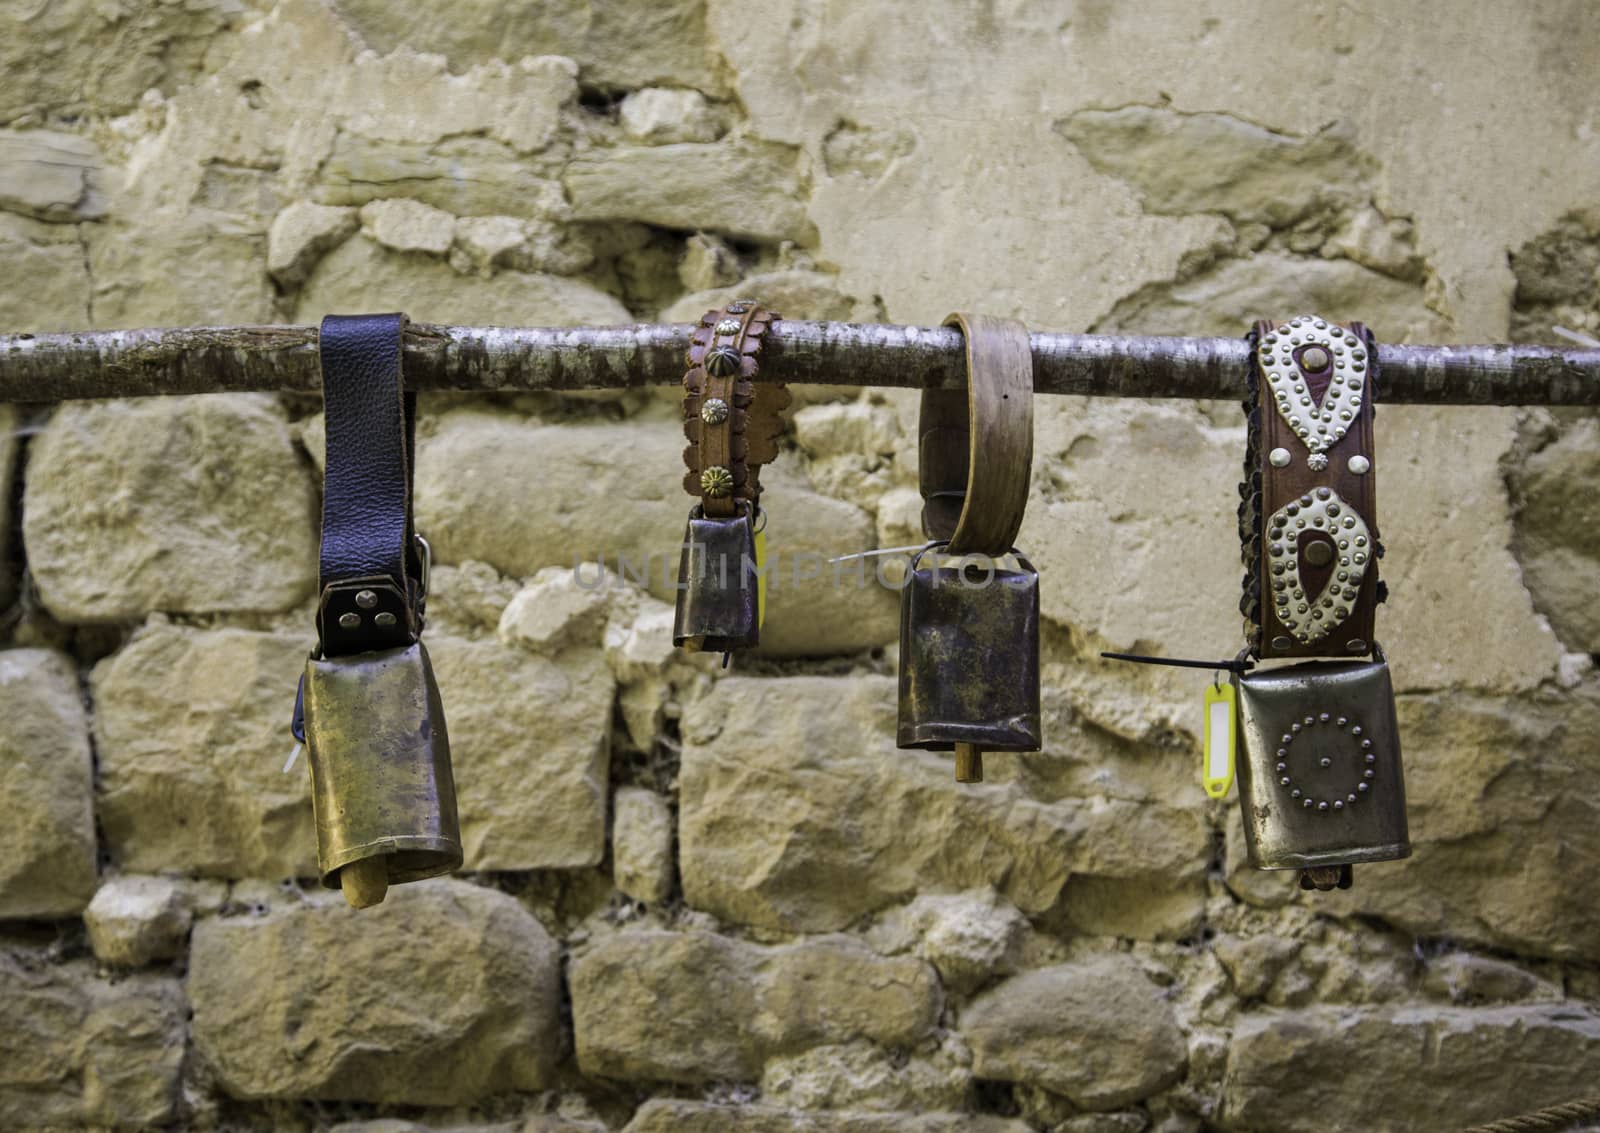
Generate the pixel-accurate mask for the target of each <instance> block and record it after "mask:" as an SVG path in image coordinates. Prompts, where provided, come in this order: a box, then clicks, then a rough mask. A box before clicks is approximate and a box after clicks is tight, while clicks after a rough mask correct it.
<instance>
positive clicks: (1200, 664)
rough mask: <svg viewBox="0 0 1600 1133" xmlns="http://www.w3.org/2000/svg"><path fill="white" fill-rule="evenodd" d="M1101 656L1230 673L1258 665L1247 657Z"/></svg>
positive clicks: (1120, 654)
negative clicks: (1226, 658)
mask: <svg viewBox="0 0 1600 1133" xmlns="http://www.w3.org/2000/svg"><path fill="white" fill-rule="evenodd" d="M1100 656H1102V657H1104V658H1105V659H1106V660H1108V661H1132V662H1133V663H1134V664H1136V665H1171V666H1173V667H1174V668H1178V669H1211V670H1213V671H1215V670H1217V669H1221V670H1224V671H1226V672H1229V673H1247V672H1249V671H1250V670H1251V669H1253V668H1255V667H1256V663H1255V662H1254V661H1251V660H1249V659H1247V658H1238V657H1236V658H1234V659H1233V660H1231V661H1189V660H1184V659H1182V658H1178V657H1146V656H1143V655H1142V654H1139V653H1102V654H1100Z"/></svg>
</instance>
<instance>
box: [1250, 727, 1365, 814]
mask: <svg viewBox="0 0 1600 1133" xmlns="http://www.w3.org/2000/svg"><path fill="white" fill-rule="evenodd" d="M1349 723H1350V718H1349V717H1348V716H1339V717H1334V716H1333V715H1332V714H1331V713H1328V712H1322V713H1318V714H1317V715H1316V716H1307V717H1306V718H1305V724H1304V725H1302V724H1300V723H1298V722H1296V723H1294V724H1291V725H1290V726H1289V728H1290V730H1289V731H1288V732H1286V733H1284V737H1283V746H1282V747H1280V748H1278V750H1277V763H1276V765H1275V770H1276V771H1277V773H1278V776H1279V778H1278V782H1279V784H1280V785H1282V786H1284V787H1287V788H1289V797H1290V798H1291V799H1301V804H1300V805H1301V806H1303V807H1305V808H1306V809H1307V810H1315V811H1316V812H1317V813H1318V814H1327V813H1330V812H1331V811H1340V810H1343V809H1344V808H1345V805H1346V803H1354V802H1357V801H1358V800H1359V799H1360V798H1361V797H1362V796H1364V795H1367V794H1369V793H1370V791H1371V786H1372V785H1371V782H1370V780H1372V779H1374V778H1376V777H1377V772H1375V771H1374V770H1373V769H1372V767H1371V766H1368V767H1367V768H1366V770H1365V771H1363V772H1362V775H1361V780H1362V781H1361V782H1358V783H1357V784H1356V789H1355V791H1353V792H1349V793H1347V794H1346V795H1345V797H1344V798H1343V799H1339V798H1334V799H1332V800H1331V802H1330V801H1329V800H1325V799H1318V798H1315V797H1311V796H1304V797H1302V796H1303V795H1304V792H1302V791H1301V790H1300V788H1298V787H1296V786H1295V785H1294V782H1293V777H1292V776H1290V775H1288V774H1285V772H1286V771H1287V769H1288V762H1287V760H1288V757H1289V745H1290V744H1292V743H1293V742H1294V740H1295V737H1296V736H1297V735H1298V734H1299V733H1300V732H1301V731H1302V728H1303V727H1313V726H1317V725H1321V724H1332V725H1333V726H1334V727H1337V728H1338V729H1339V730H1340V731H1344V730H1345V728H1346V726H1347V725H1349ZM1308 734H1309V733H1308ZM1350 734H1351V735H1352V736H1359V735H1360V734H1361V725H1360V724H1357V725H1355V726H1354V727H1352V728H1351V729H1350ZM1371 745H1372V741H1371V740H1365V741H1363V743H1362V746H1363V748H1370V747H1371ZM1376 761H1377V757H1376V756H1375V755H1373V754H1372V752H1371V751H1370V750H1368V751H1367V752H1366V753H1365V762H1366V763H1367V764H1369V765H1370V764H1372V763H1375V762H1376ZM1317 762H1318V764H1319V765H1320V766H1322V767H1331V766H1333V760H1332V759H1331V758H1329V757H1328V756H1323V757H1322V758H1320V759H1319V760H1318V761H1317Z"/></svg>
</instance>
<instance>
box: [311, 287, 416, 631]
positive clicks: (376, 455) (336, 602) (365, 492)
mask: <svg viewBox="0 0 1600 1133" xmlns="http://www.w3.org/2000/svg"><path fill="white" fill-rule="evenodd" d="M405 325H406V317H405V316H404V315H402V314H389V315H329V316H328V317H327V318H325V319H323V320H322V328H321V331H320V333H319V335H318V338H317V353H318V358H319V360H320V362H321V365H322V398H323V405H324V407H325V409H326V416H327V454H326V459H325V463H324V471H323V481H322V483H323V489H322V549H321V559H320V563H319V576H320V585H321V588H322V596H321V600H320V602H319V604H318V608H317V629H318V632H319V633H320V635H321V639H322V644H321V649H322V654H323V655H324V656H328V657H336V656H343V655H348V654H352V653H365V652H369V651H372V650H376V649H390V648H394V647H396V646H400V645H408V644H410V643H412V642H414V641H416V639H417V637H418V635H419V634H420V633H421V632H422V614H423V610H422V606H423V602H424V598H425V595H424V586H423V578H422V575H423V573H424V563H423V561H422V554H421V551H420V549H419V546H418V541H417V540H416V539H415V538H414V533H413V531H412V521H411V471H412V464H413V459H412V458H413V450H414V444H415V440H414V438H415V432H416V396H415V395H414V394H408V393H406V392H405V383H404V380H403V375H402V372H401V336H402V334H403V333H404V330H405Z"/></svg>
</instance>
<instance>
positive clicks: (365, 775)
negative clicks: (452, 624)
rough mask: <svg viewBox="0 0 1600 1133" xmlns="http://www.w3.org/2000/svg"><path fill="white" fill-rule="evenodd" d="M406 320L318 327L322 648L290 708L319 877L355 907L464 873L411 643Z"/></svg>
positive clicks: (446, 744)
mask: <svg viewBox="0 0 1600 1133" xmlns="http://www.w3.org/2000/svg"><path fill="white" fill-rule="evenodd" d="M404 326H405V318H404V316H402V315H370V316H358V317H340V316H333V315H330V316H329V317H328V318H327V319H325V320H323V323H322V330H321V335H320V338H319V343H318V350H319V353H320V356H321V362H322V382H323V398H324V402H325V405H326V409H327V457H326V464H325V472H324V491H323V518H322V551H321V582H322V596H321V600H320V602H319V605H318V609H317V629H318V634H319V642H318V648H317V651H316V652H315V653H313V654H312V656H311V658H310V659H309V660H308V661H307V662H306V671H305V676H304V678H303V682H302V685H301V698H300V706H299V707H298V708H297V711H296V725H297V732H296V734H297V736H299V735H302V734H303V737H304V741H305V745H306V749H307V753H308V756H309V759H308V762H309V763H310V765H311V787H312V789H311V794H312V806H313V809H314V811H315V815H316V827H317V862H318V866H319V868H320V871H321V874H322V883H323V884H324V885H326V886H328V887H329V888H331V889H343V891H344V895H345V898H346V899H347V900H348V901H349V902H350V903H351V904H352V905H354V906H356V907H357V908H361V907H364V906H367V905H374V904H377V903H378V902H380V901H382V900H383V898H384V895H385V893H386V892H387V890H388V887H389V886H390V885H391V884H397V883H399V882H403V881H416V880H419V879H421V878H425V877H433V876H435V875H437V874H441V873H448V872H449V871H450V870H453V869H456V868H459V867H460V865H461V861H462V852H461V833H460V829H459V827H458V825H457V818H456V794H455V780H454V778H453V777H452V775H451V772H450V741H449V737H448V736H447V734H446V732H445V722H444V706H443V704H442V703H441V701H440V698H439V686H438V684H437V682H436V681H435V680H434V676H433V668H432V666H431V665H430V664H429V661H428V653H427V650H426V649H425V648H424V647H423V645H422V641H421V634H422V626H423V614H424V609H425V606H426V601H427V587H428V547H427V543H426V542H425V541H423V539H422V538H421V537H420V536H418V535H416V534H415V533H414V532H413V531H412V526H411V465H412V459H411V456H412V437H413V430H414V420H415V398H414V396H412V395H408V394H406V393H405V392H404V389H403V385H402V379H401V352H400V344H401V334H402V332H403V330H404Z"/></svg>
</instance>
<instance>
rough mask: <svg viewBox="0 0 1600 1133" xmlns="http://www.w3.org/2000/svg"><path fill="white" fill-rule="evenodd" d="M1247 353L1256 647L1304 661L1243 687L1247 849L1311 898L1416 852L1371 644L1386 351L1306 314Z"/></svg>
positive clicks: (1390, 707)
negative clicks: (1378, 422) (1379, 402)
mask: <svg viewBox="0 0 1600 1133" xmlns="http://www.w3.org/2000/svg"><path fill="white" fill-rule="evenodd" d="M1250 357H1251V370H1250V375H1249V391H1250V393H1249V397H1248V399H1247V400H1246V402H1245V410H1246V413H1247V423H1248V429H1247V432H1248V436H1247V439H1246V455H1245V470H1244V471H1245V480H1244V484H1243V486H1242V489H1241V495H1242V497H1243V503H1242V505H1241V507H1240V518H1241V520H1242V523H1241V526H1240V534H1241V537H1242V546H1243V557H1244V563H1245V566H1246V574H1245V577H1244V599H1243V602H1242V604H1241V609H1242V610H1243V612H1244V614H1245V635H1246V640H1247V651H1248V652H1249V653H1251V654H1253V655H1254V656H1255V657H1257V658H1260V659H1261V660H1263V661H1270V660H1273V659H1276V658H1283V659H1293V660H1296V661H1298V662H1300V663H1298V664H1295V665H1291V666H1289V667H1283V668H1267V669H1257V670H1256V671H1255V672H1252V673H1248V674H1245V673H1236V674H1235V677H1234V681H1235V688H1236V694H1237V700H1238V723H1239V726H1240V740H1241V743H1240V749H1241V756H1242V757H1241V758H1240V760H1239V767H1238V776H1239V800H1240V804H1241V806H1242V808H1243V812H1244V830H1245V842H1246V845H1247V847H1248V849H1249V852H1250V860H1251V862H1252V864H1254V865H1255V866H1256V867H1257V868H1258V869H1298V870H1300V885H1301V887H1302V888H1305V889H1320V890H1327V889H1333V888H1336V887H1337V888H1341V889H1343V888H1349V886H1350V884H1351V880H1352V867H1353V866H1354V865H1355V864H1356V863H1358V862H1381V861H1390V860H1393V859H1396V858H1404V857H1409V856H1410V854H1411V844H1410V841H1409V838H1408V834H1407V828H1406V794H1405V782H1404V779H1403V776H1402V772H1401V766H1400V732H1399V727H1398V726H1397V724H1396V720H1395V703H1394V688H1393V685H1392V683H1391V681H1390V679H1389V665H1388V661H1387V660H1386V658H1385V657H1384V655H1383V651H1382V649H1380V648H1379V647H1378V645H1377V642H1376V641H1375V640H1374V633H1375V624H1376V611H1377V607H1378V605H1379V604H1380V603H1382V602H1383V601H1384V600H1385V598H1386V597H1387V593H1388V591H1387V587H1386V586H1385V584H1384V583H1382V582H1380V581H1379V578H1378V565H1379V560H1380V559H1381V558H1382V557H1383V544H1382V542H1381V540H1380V538H1379V534H1378V510H1377V488H1376V481H1377V473H1378V454H1377V452H1376V445H1375V441H1376V434H1375V432H1374V428H1373V422H1374V416H1373V414H1374V404H1375V401H1376V398H1377V394H1378V391H1379V380H1378V379H1379V375H1378V349H1377V342H1376V340H1375V339H1374V338H1373V336H1372V332H1371V331H1370V330H1368V329H1367V328H1366V327H1365V326H1364V325H1363V324H1361V323H1358V322H1352V323H1348V324H1339V323H1335V322H1332V321H1330V320H1328V319H1324V318H1319V317H1317V316H1315V315H1301V316H1299V317H1298V318H1293V319H1287V320H1284V321H1282V322H1260V323H1257V324H1256V326H1255V327H1254V329H1253V331H1252V333H1251V339H1250ZM1367 654H1370V655H1371V659H1370V660H1368V659H1366V655H1367ZM1304 658H1322V659H1321V660H1302V659H1304Z"/></svg>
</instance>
